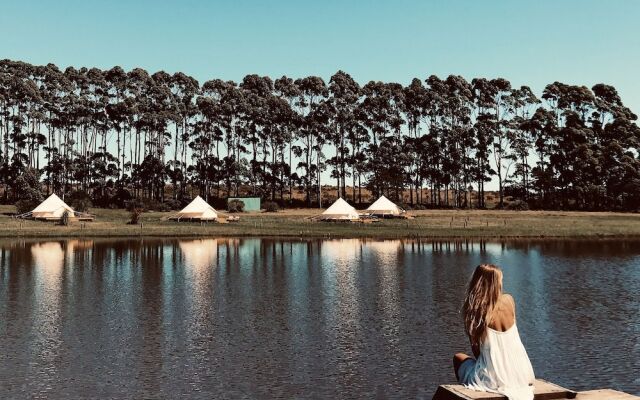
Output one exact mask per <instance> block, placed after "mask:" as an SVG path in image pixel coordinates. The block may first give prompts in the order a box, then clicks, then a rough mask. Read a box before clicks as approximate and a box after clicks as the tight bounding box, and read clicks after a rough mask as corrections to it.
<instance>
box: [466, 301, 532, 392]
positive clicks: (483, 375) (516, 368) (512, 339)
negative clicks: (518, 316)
mask: <svg viewBox="0 0 640 400" xmlns="http://www.w3.org/2000/svg"><path fill="white" fill-rule="evenodd" d="M465 372H466V373H465V375H466V376H461V380H462V381H463V383H465V384H466V385H467V386H469V387H471V388H473V389H476V390H484V391H491V392H498V393H501V394H504V395H506V396H508V397H509V398H510V399H518V400H519V399H532V398H533V387H532V386H530V385H531V384H532V383H533V381H534V380H535V377H534V374H533V368H532V366H531V362H530V360H529V357H528V356H527V352H526V350H525V348H524V345H523V344H522V341H521V340H520V334H519V333H518V327H517V325H516V320H515V303H514V301H513V298H512V297H511V296H509V295H502V296H501V297H500V299H499V301H498V302H497V303H496V306H495V307H494V309H493V312H492V314H491V320H490V323H489V325H488V327H487V329H486V332H485V335H484V338H483V341H482V343H481V345H480V354H479V356H478V359H477V360H476V362H475V365H474V366H473V368H469V369H466V371H465Z"/></svg>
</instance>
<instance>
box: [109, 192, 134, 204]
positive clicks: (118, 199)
mask: <svg viewBox="0 0 640 400" xmlns="http://www.w3.org/2000/svg"><path fill="white" fill-rule="evenodd" d="M132 199H133V196H131V192H129V191H128V190H127V189H125V188H123V187H119V188H118V189H116V193H115V195H113V197H111V198H110V199H109V206H112V205H113V206H115V208H128V207H129V204H128V203H129V202H130V201H131V200H132Z"/></svg>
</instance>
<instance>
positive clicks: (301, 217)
mask: <svg viewBox="0 0 640 400" xmlns="http://www.w3.org/2000/svg"><path fill="white" fill-rule="evenodd" d="M0 212H2V213H4V215H0V237H45V236H46V237H60V236H72V237H83V236H92V237H97V236H286V237H373V238H376V237H377V238H416V237H422V238H430V237H442V238H455V237H487V238H496V237H604V236H610V237H629V236H638V237H640V214H625V213H607V212H598V213H584V212H551V211H524V212H515V211H479V210H470V211H455V210H429V211H414V212H411V214H412V215H414V216H415V217H416V218H415V219H411V220H381V221H380V222H377V223H373V224H361V223H325V222H314V221H311V220H310V219H309V217H311V216H314V215H317V214H319V213H320V210H318V209H299V210H286V211H283V212H279V213H243V214H240V221H239V222H237V223H228V224H216V223H204V224H201V223H198V222H174V221H167V220H166V217H168V216H169V215H171V214H172V213H167V212H148V213H144V214H143V215H142V224H140V225H128V224H127V222H128V221H129V219H130V218H129V213H128V212H127V211H125V210H106V209H93V210H91V212H92V213H94V214H95V215H96V219H95V221H93V222H85V223H80V222H73V223H72V224H71V225H70V226H60V225H57V224H55V223H54V222H40V221H28V220H18V219H15V218H11V217H10V216H8V215H6V213H12V212H14V208H13V206H0Z"/></svg>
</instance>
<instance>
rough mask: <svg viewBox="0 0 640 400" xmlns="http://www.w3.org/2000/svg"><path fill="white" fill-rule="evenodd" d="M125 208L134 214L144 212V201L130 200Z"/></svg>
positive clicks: (126, 202)
mask: <svg viewBox="0 0 640 400" xmlns="http://www.w3.org/2000/svg"><path fill="white" fill-rule="evenodd" d="M125 206H126V208H127V211H130V212H133V211H134V210H140V211H142V210H143V209H144V204H142V200H140V199H130V200H127V201H125Z"/></svg>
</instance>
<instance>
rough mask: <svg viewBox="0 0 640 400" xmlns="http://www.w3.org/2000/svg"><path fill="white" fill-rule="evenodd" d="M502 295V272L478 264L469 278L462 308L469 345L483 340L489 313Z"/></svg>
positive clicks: (496, 268) (489, 317)
mask: <svg viewBox="0 0 640 400" xmlns="http://www.w3.org/2000/svg"><path fill="white" fill-rule="evenodd" d="M500 294H502V271H501V270H500V268H498V267H497V266H495V265H493V264H480V265H478V266H477V267H476V270H475V271H474V272H473V275H472V276H471V280H470V281H469V286H468V287H467V297H466V298H465V299H464V304H463V306H462V316H463V318H464V328H465V330H466V332H467V335H468V336H469V339H470V340H471V343H473V344H475V345H479V344H480V343H481V342H482V340H483V339H484V335H485V332H486V330H487V326H488V325H489V321H490V320H491V312H492V311H493V308H494V306H495V305H496V303H497V302H498V299H499V298H500Z"/></svg>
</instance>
